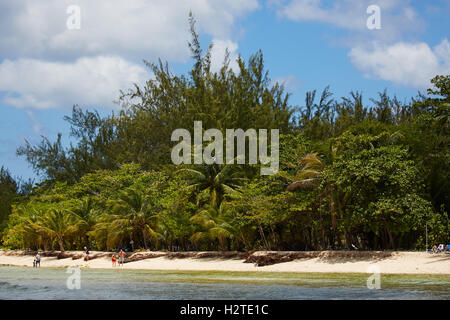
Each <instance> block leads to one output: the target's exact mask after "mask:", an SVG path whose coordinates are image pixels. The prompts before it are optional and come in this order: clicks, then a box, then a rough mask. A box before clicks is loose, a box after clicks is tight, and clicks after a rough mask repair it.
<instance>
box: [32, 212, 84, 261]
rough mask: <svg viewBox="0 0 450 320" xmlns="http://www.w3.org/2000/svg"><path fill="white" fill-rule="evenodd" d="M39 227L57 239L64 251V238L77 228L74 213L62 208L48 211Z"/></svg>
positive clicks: (61, 249)
mask: <svg viewBox="0 0 450 320" xmlns="http://www.w3.org/2000/svg"><path fill="white" fill-rule="evenodd" d="M39 229H40V230H42V231H44V232H45V233H47V234H48V235H49V236H51V237H54V238H56V239H57V241H58V244H59V250H60V251H61V252H64V238H65V237H67V236H69V235H71V234H72V233H73V232H74V231H75V230H76V229H75V226H74V217H73V215H72V213H71V212H70V211H68V210H65V209H60V208H53V209H51V210H49V211H47V212H46V213H45V214H44V216H43V217H42V219H41V221H40V222H39Z"/></svg>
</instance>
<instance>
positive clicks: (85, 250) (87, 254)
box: [84, 247, 89, 261]
mask: <svg viewBox="0 0 450 320" xmlns="http://www.w3.org/2000/svg"><path fill="white" fill-rule="evenodd" d="M84 252H85V253H86V256H85V257H84V261H89V249H88V248H87V247H84Z"/></svg>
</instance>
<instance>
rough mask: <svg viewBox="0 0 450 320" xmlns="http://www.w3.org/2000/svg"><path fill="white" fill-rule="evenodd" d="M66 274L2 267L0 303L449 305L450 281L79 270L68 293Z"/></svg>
mask: <svg viewBox="0 0 450 320" xmlns="http://www.w3.org/2000/svg"><path fill="white" fill-rule="evenodd" d="M70 276H71V273H68V272H67V270H66V269H64V268H25V267H6V266H3V267H0V299H15V300H22V299H44V300H52V299H69V300H80V299H86V300H93V299H96V300H98V299H119V300H137V299H148V300H174V299H175V300H178V299H188V300H189V299H195V300H204V299H232V300H235V299H236V300H247V299H255V300H256V299H258V300H259V299H261V300H277V299H289V300H304V299H312V300H314V299H344V300H345V299H376V300H379V299H395V300H397V299H406V300H407V299H440V300H441V299H450V276H448V275H443V276H438V275H433V276H428V275H397V276H396V275H389V276H383V275H381V289H379V290H376V289H372V290H371V289H368V288H367V284H366V280H367V277H368V275H365V274H317V273H314V274H306V273H271V272H270V273H269V272H220V271H217V272H211V271H207V272H197V271H148V270H129V269H120V268H116V269H88V268H86V269H81V270H80V273H79V276H80V279H79V284H80V286H79V289H76V288H73V286H72V289H69V287H70V286H68V278H69V277H70Z"/></svg>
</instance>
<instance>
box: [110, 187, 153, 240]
mask: <svg viewBox="0 0 450 320" xmlns="http://www.w3.org/2000/svg"><path fill="white" fill-rule="evenodd" d="M113 213H114V214H113V215H112V216H111V220H112V221H111V224H110V232H109V233H108V238H109V242H117V241H118V240H120V239H123V238H125V237H126V236H127V235H129V237H130V238H131V240H132V239H133V237H134V236H136V234H140V236H141V237H142V240H143V243H144V248H145V249H147V248H148V245H147V242H148V240H153V241H154V242H157V241H158V239H159V237H160V235H159V234H158V232H157V231H156V230H157V227H158V219H159V207H158V206H157V204H156V199H154V198H153V197H152V196H151V195H149V194H145V193H144V192H143V191H142V190H139V189H135V188H131V189H128V190H126V191H124V192H122V193H121V194H120V199H119V200H117V201H116V202H115V203H114V204H113Z"/></svg>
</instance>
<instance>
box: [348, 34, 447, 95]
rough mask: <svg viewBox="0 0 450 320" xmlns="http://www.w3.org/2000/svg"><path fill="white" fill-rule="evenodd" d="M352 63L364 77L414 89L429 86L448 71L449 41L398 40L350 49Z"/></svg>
mask: <svg viewBox="0 0 450 320" xmlns="http://www.w3.org/2000/svg"><path fill="white" fill-rule="evenodd" d="M349 57H350V59H351V61H352V63H353V64H354V65H355V66H356V67H357V68H358V69H359V70H360V71H362V72H364V73H365V74H366V76H368V77H375V78H380V79H383V80H387V81H392V82H394V83H396V84H399V85H403V86H412V87H415V88H418V89H423V88H427V87H429V86H430V79H431V78H433V77H434V76H435V75H437V74H448V73H450V43H449V41H448V40H447V39H444V40H442V42H441V43H440V44H439V45H437V46H435V47H434V48H430V47H429V46H428V44H426V43H424V42H421V43H404V42H399V43H396V44H394V45H391V46H383V45H379V44H374V46H373V48H371V49H368V48H362V47H356V48H353V49H352V50H351V51H350V53H349Z"/></svg>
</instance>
